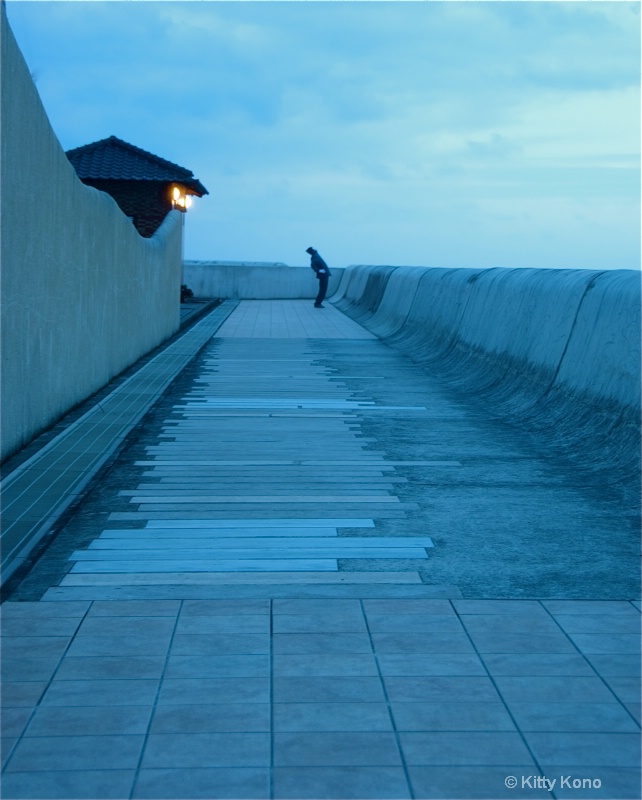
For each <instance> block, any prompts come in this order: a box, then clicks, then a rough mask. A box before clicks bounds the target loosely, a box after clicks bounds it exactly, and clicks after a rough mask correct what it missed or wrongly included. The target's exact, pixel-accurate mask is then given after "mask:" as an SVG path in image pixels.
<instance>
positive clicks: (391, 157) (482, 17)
mask: <svg viewBox="0 0 642 800" xmlns="http://www.w3.org/2000/svg"><path fill="white" fill-rule="evenodd" d="M7 15H8V18H9V22H10V24H11V27H12V29H13V31H14V34H15V36H16V39H17V40H18V44H19V46H20V48H21V50H22V52H23V55H24V57H25V59H26V61H27V64H28V65H29V68H30V70H31V72H32V75H33V77H34V80H35V82H36V86H37V88H38V91H39V93H40V96H41V98H42V101H43V104H44V107H45V109H46V111H47V114H48V116H49V119H50V121H51V124H52V126H53V129H54V131H55V132H56V135H57V136H58V139H59V140H60V143H61V145H62V147H63V148H64V149H65V150H68V149H71V148H75V147H79V146H81V145H84V144H88V143H90V142H94V141H97V140H99V139H103V138H106V137H107V136H110V135H115V136H118V137H119V138H121V139H124V140H125V141H127V142H130V143H131V144H134V145H136V146H138V147H142V148H143V149H145V150H149V151H151V152H153V153H155V154H156V155H158V156H161V157H163V158H166V159H168V160H170V161H173V162H175V163H177V164H179V165H181V166H183V167H187V168H188V169H190V170H192V172H193V173H194V175H195V176H196V177H197V178H198V179H199V180H200V181H201V182H202V183H203V184H204V185H205V186H206V187H207V189H208V190H209V195H207V196H205V197H204V198H202V199H197V200H195V202H194V205H193V206H192V208H191V209H190V210H189V211H188V213H187V215H186V220H185V258H187V259H196V260H205V261H209V260H218V261H224V260H231V261H261V262H283V263H286V264H290V265H293V266H299V265H306V264H308V263H309V257H308V256H307V255H306V253H305V250H306V248H307V247H308V246H313V247H315V248H317V249H318V250H319V252H320V253H321V254H322V256H323V257H324V258H325V260H326V261H327V262H328V263H329V265H330V266H332V265H335V266H347V265H349V264H392V265H415V266H430V267H474V268H487V267H538V268H541V267H543V268H570V269H639V268H640V4H639V3H638V2H619V0H615V1H613V0H607V1H606V2H599V1H597V0H596V1H594V2H588V1H585V0H575V1H574V2H557V1H556V0H539V1H536V2H492V1H488V2H484V1H482V0H479V1H471V2H451V1H450V0H445V1H444V2H441V1H439V0H434V1H433V0H423V1H421V0H420V1H419V2H417V1H412V0H401V1H399V0H396V1H393V2H388V1H387V0H378V1H376V2H367V1H366V0H346V1H343V2H342V1H340V0H337V1H334V2H333V1H332V0H330V1H326V2H317V1H316V0H301V1H300V2H274V1H273V0H260V1H259V2H251V1H250V2H239V1H238V0H237V1H233V2H227V1H225V0H220V1H219V0H198V1H197V2H192V1H191V0H178V2H176V1H174V0H167V2H157V1H156V0H129V1H128V2H123V1H122V0H106V1H100V0H97V1H96V2H90V1H88V0H85V1H84V2H72V1H71V0H51V1H48V2H47V1H45V2H41V1H40V0H8V2H7Z"/></svg>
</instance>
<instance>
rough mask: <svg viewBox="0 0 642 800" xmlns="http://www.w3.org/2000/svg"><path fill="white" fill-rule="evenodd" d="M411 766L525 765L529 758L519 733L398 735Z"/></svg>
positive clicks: (462, 732) (485, 732)
mask: <svg viewBox="0 0 642 800" xmlns="http://www.w3.org/2000/svg"><path fill="white" fill-rule="evenodd" d="M399 737H400V739H401V746H402V749H403V753H404V758H405V761H406V763H407V764H408V765H411V766H420V765H430V766H432V765H435V766H446V765H451V766H453V767H454V766H460V765H461V766H492V765H496V766H499V765H507V766H508V765H511V764H528V763H529V762H532V759H531V756H530V754H529V752H528V750H527V749H526V747H525V746H524V743H523V741H522V738H521V736H520V734H519V733H513V732H509V731H490V732H489V731H484V732H478V731H454V732H453V731H436V732H422V733H414V732H401V733H400V734H399Z"/></svg>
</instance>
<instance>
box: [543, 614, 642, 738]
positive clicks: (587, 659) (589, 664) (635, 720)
mask: <svg viewBox="0 0 642 800" xmlns="http://www.w3.org/2000/svg"><path fill="white" fill-rule="evenodd" d="M546 602H547V601H546V600H544V601H542V600H538V603H540V605H542V606H543V608H544V611H545V612H546V613H547V614H548V616H549V617H550V618H551V619H552V620H553V622H554V623H555V625H557V627H558V628H559V630H560V631H561V632H562V633H563V634H564V636H565V637H566V639H568V641H569V642H570V644H571V645H572V646H573V647H574V649H575V650H576V652H577V653H579V655H581V656H582V658H583V659H584V661H585V662H586V663H587V664H588V666H589V667H590V668H591V669H592V670H593V672H594V673H595V675H596V677H598V678H599V679H600V681H601V682H602V683H603V685H604V686H605V687H606V688H607V689H608V691H609V692H610V693H611V695H612V696H613V697H614V698H615V700H616V702H617V703H618V704H619V705H620V706H621V707H622V708H623V709H624V710H625V711H626V713H627V714H628V716H629V717H630V718H631V719H632V720H633V722H634V724H635V726H636V727H637V728H638V730H640V728H641V727H642V726H641V725H640V722H639V721H638V720H637V719H636V718H635V716H634V715H633V714H632V713H631V711H630V709H628V708H627V706H626V703H624V702H623V701H622V700H620V698H619V697H618V696H617V694H616V693H615V692H614V691H613V689H612V688H611V687H610V685H609V683H608V681H607V680H606V678H604V677H603V675H602V673H601V672H599V671H598V669H597V667H595V666H594V665H593V664H592V663H591V660H590V653H589V654H586V653H583V652H582V651H581V650H580V648H579V647H578V646H577V645H576V644H575V642H574V641H573V639H572V638H571V637H570V635H569V634H568V633H567V632H566V631H565V630H564V628H563V627H562V626H561V625H560V623H559V622H558V621H557V618H556V617H555V614H553V612H552V611H550V610H549V609H548V608H546V606H545V605H544V603H546ZM628 602H629V603H630V602H631V601H630V600H629V601H628ZM636 610H637V609H636ZM638 655H639V654H638Z"/></svg>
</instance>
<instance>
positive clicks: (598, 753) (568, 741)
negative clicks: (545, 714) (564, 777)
mask: <svg viewBox="0 0 642 800" xmlns="http://www.w3.org/2000/svg"><path fill="white" fill-rule="evenodd" d="M525 736H526V740H527V742H528V744H529V747H530V748H531V750H532V751H533V754H534V756H535V758H536V759H537V761H538V762H539V764H540V765H541V766H542V768H543V769H547V770H548V771H550V770H551V769H560V770H565V771H566V770H571V769H573V770H576V769H577V767H585V768H592V769H595V768H597V767H631V768H637V769H639V767H640V735H639V733H559V732H547V733H543V732H541V733H540V732H526V733H525Z"/></svg>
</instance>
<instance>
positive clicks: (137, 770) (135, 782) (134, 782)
mask: <svg viewBox="0 0 642 800" xmlns="http://www.w3.org/2000/svg"><path fill="white" fill-rule="evenodd" d="M183 603H184V601H183V600H179V601H178V610H177V612H176V619H175V620H174V628H173V629H172V634H171V636H170V637H169V643H168V645H167V653H166V654H165V660H164V662H163V669H162V670H161V674H160V676H159V678H158V687H157V688H156V694H155V695H154V699H153V700H152V707H151V713H150V715H149V720H148V722H147V728H146V730H145V733H144V734H143V745H142V747H141V750H140V756H139V758H138V763H137V764H136V768H135V769H134V778H133V780H132V788H131V791H130V793H129V800H132V798H133V797H134V794H135V792H136V788H137V785H138V780H139V778H140V772H141V769H142V764H143V759H144V757H145V752H146V750H147V743H148V742H149V736H150V730H151V727H152V724H153V722H154V718H155V716H156V709H157V707H158V700H159V698H160V693H161V689H162V687H163V681H164V680H165V673H166V672H167V666H168V664H169V659H170V654H171V652H172V646H173V644H174V637H175V636H176V629H177V628H178V621H179V619H180V616H181V614H182V612H183Z"/></svg>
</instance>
